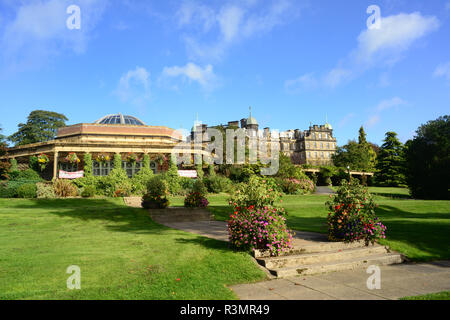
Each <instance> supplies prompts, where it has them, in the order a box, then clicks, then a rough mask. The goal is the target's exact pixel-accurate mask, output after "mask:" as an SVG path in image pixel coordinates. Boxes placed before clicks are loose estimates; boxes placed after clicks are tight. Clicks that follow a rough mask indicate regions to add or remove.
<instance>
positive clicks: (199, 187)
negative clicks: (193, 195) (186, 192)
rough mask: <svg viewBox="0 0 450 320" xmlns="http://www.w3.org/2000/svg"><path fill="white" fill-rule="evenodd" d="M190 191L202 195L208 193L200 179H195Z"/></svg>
mask: <svg viewBox="0 0 450 320" xmlns="http://www.w3.org/2000/svg"><path fill="white" fill-rule="evenodd" d="M192 191H193V192H197V193H199V194H201V195H202V196H204V195H205V194H207V193H208V189H207V188H206V186H205V183H204V182H203V180H202V179H197V180H195V182H194V186H193V188H192Z"/></svg>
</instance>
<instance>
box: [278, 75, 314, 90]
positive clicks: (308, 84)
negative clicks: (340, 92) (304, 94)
mask: <svg viewBox="0 0 450 320" xmlns="http://www.w3.org/2000/svg"><path fill="white" fill-rule="evenodd" d="M317 85H318V83H317V79H316V78H315V77H314V74H313V73H307V74H304V75H302V76H300V77H298V78H296V79H292V80H286V81H285V82H284V87H285V89H286V90H287V91H288V92H290V93H296V92H299V91H300V90H301V89H314V88H316V86H317Z"/></svg>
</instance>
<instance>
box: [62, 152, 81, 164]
mask: <svg viewBox="0 0 450 320" xmlns="http://www.w3.org/2000/svg"><path fill="white" fill-rule="evenodd" d="M64 160H65V161H66V162H69V163H72V164H74V163H80V159H79V158H78V156H77V154H76V153H75V152H71V153H69V154H68V155H67V157H65V158H64Z"/></svg>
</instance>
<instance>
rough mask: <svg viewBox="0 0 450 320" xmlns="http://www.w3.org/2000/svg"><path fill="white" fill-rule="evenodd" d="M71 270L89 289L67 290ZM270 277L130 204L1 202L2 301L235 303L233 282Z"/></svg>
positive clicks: (239, 256)
mask: <svg viewBox="0 0 450 320" xmlns="http://www.w3.org/2000/svg"><path fill="white" fill-rule="evenodd" d="M70 265H78V266H79V267H80V268H81V290H73V291H71V290H68V289H67V288H66V281H67V278H68V277H69V276H70V275H69V274H66V269H67V267H68V266H70ZM265 277H266V276H265V273H264V272H263V271H261V269H259V268H258V266H256V265H255V264H254V262H253V261H252V259H251V257H250V256H249V255H248V254H246V253H240V252H234V251H232V250H229V249H228V247H227V244H226V243H224V242H220V241H216V240H210V239H207V238H203V237H200V236H196V235H193V234H189V233H185V232H182V231H177V230H172V229H169V228H166V227H163V226H161V225H158V224H156V223H154V222H152V220H151V219H150V218H149V217H148V215H147V214H146V211H145V210H143V209H133V208H129V207H126V206H125V205H124V204H123V201H122V199H93V200H85V199H67V200H63V199H61V200H20V199H8V200H6V199H0V299H234V298H236V296H235V295H234V293H233V292H232V291H231V290H229V289H228V288H226V285H230V284H236V283H246V282H253V281H259V280H263V279H265ZM178 279H179V280H178Z"/></svg>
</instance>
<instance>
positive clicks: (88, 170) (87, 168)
mask: <svg viewBox="0 0 450 320" xmlns="http://www.w3.org/2000/svg"><path fill="white" fill-rule="evenodd" d="M83 160H84V161H83V162H84V176H85V177H90V176H92V155H91V154H90V153H85V154H84V158H83Z"/></svg>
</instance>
